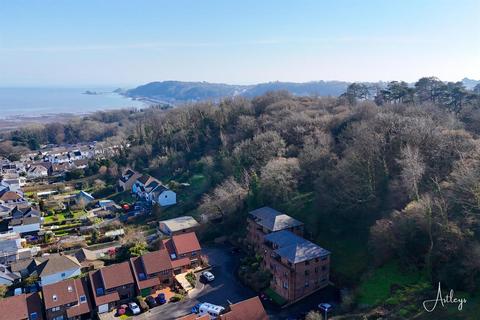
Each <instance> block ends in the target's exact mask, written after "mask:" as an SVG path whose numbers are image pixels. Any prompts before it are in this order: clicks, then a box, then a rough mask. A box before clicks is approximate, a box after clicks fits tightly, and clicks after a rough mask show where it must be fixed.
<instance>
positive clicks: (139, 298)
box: [137, 296, 149, 312]
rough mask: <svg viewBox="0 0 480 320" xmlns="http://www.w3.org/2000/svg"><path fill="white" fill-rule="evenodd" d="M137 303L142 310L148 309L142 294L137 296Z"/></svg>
mask: <svg viewBox="0 0 480 320" xmlns="http://www.w3.org/2000/svg"><path fill="white" fill-rule="evenodd" d="M137 303H138V306H139V307H140V309H141V310H142V312H145V311H148V309H149V307H148V304H147V303H146V302H145V299H144V298H143V297H142V296H137Z"/></svg>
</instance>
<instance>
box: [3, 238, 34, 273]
mask: <svg viewBox="0 0 480 320" xmlns="http://www.w3.org/2000/svg"><path fill="white" fill-rule="evenodd" d="M39 251H40V248H39V247H27V241H26V240H25V239H23V238H22V237H21V236H20V234H19V233H18V232H6V233H2V234H0V263H1V264H5V265H10V264H12V263H14V262H17V261H19V260H23V259H31V258H32V257H34V256H35V255H37V254H38V252H39Z"/></svg>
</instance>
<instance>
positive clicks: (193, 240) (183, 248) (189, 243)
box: [172, 232, 202, 255]
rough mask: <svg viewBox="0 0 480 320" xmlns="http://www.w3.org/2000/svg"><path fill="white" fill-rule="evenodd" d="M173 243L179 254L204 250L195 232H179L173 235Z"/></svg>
mask: <svg viewBox="0 0 480 320" xmlns="http://www.w3.org/2000/svg"><path fill="white" fill-rule="evenodd" d="M172 243H173V246H174V248H175V252H176V253H177V255H181V254H184V253H189V252H193V251H199V250H202V247H201V246H200V243H199V242H198V239H197V235H196V234H195V232H189V233H184V234H179V235H176V236H173V237H172Z"/></svg>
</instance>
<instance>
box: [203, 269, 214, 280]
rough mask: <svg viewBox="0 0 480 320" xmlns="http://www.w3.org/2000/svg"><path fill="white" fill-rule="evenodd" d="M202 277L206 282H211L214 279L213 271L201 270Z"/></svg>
mask: <svg viewBox="0 0 480 320" xmlns="http://www.w3.org/2000/svg"><path fill="white" fill-rule="evenodd" d="M202 277H203V279H205V280H206V281H207V282H212V281H213V280H215V276H214V275H213V273H211V272H210V271H204V272H202Z"/></svg>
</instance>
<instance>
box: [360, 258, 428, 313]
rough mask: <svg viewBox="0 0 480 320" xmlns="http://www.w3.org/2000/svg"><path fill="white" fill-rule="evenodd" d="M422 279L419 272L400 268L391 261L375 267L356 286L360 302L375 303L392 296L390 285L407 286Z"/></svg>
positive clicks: (371, 304)
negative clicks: (357, 286)
mask: <svg viewBox="0 0 480 320" xmlns="http://www.w3.org/2000/svg"><path fill="white" fill-rule="evenodd" d="M422 281H424V276H423V274H422V273H421V272H418V271H417V272H415V271H405V270H401V269H400V267H399V265H398V264H397V263H396V262H394V261H392V262H389V263H387V264H385V265H384V266H382V267H380V268H378V269H375V270H374V271H373V272H372V274H370V275H369V276H367V277H366V278H365V279H364V280H363V281H362V282H361V283H360V286H359V288H358V294H359V298H358V301H359V303H360V304H365V305H370V306H373V305H377V304H380V303H382V302H384V301H385V300H387V299H388V298H390V297H391V296H392V293H391V291H390V288H391V286H392V285H398V286H402V287H403V286H408V285H413V284H416V283H419V282H422Z"/></svg>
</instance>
